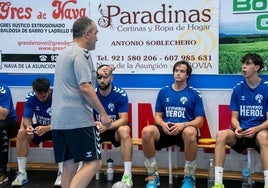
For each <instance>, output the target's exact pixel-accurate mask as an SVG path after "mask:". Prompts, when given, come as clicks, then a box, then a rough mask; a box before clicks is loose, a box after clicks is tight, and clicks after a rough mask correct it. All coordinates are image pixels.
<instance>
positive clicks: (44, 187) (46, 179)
mask: <svg viewBox="0 0 268 188" xmlns="http://www.w3.org/2000/svg"><path fill="white" fill-rule="evenodd" d="M56 174H57V172H56V171H28V179H29V183H27V184H25V185H24V186H22V187H23V188H52V187H54V185H53V184H54V181H55V179H56ZM15 176H16V172H15V171H11V172H10V177H11V179H10V181H9V182H7V183H5V184H4V185H0V187H1V188H2V187H6V188H9V187H11V181H12V180H13V178H14V177H15ZM120 179H121V174H115V177H114V181H113V182H107V181H106V177H105V175H104V174H101V176H100V179H99V180H98V181H96V180H95V178H94V179H93V180H92V182H91V183H90V185H89V186H88V188H111V187H112V185H113V183H115V182H117V181H119V180H120ZM144 179H145V176H144V175H133V181H134V185H133V188H144V187H145V184H146V182H145V181H144ZM160 181H161V185H160V188H161V187H164V188H175V187H176V188H178V187H180V185H181V181H182V178H181V177H179V178H174V180H173V184H172V185H170V184H169V183H168V177H167V176H160ZM224 184H225V187H226V188H241V182H239V181H225V182H224ZM196 188H207V182H206V179H197V181H196ZM255 188H263V183H256V184H255Z"/></svg>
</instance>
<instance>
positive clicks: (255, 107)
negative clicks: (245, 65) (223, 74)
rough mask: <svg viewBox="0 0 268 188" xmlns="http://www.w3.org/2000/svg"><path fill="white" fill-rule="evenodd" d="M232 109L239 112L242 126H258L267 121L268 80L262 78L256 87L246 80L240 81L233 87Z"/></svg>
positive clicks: (245, 127)
mask: <svg viewBox="0 0 268 188" xmlns="http://www.w3.org/2000/svg"><path fill="white" fill-rule="evenodd" d="M230 109H231V110H232V111H236V112H238V113H239V117H238V118H239V119H238V120H239V122H240V127H241V128H244V129H247V128H250V127H254V126H258V125H260V124H261V123H263V122H264V121H266V113H267V112H268V82H267V81H264V80H261V82H260V84H259V85H258V86H257V87H256V88H254V89H252V88H250V87H249V86H248V85H247V82H246V80H243V81H241V82H240V83H238V84H237V85H236V86H235V87H234V88H233V93H232V96H231V102H230Z"/></svg>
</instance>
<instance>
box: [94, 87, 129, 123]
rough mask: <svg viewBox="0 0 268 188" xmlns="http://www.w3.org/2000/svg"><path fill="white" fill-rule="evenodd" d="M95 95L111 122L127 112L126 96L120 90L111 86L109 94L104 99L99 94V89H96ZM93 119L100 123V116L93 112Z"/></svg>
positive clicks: (123, 91)
mask: <svg viewBox="0 0 268 188" xmlns="http://www.w3.org/2000/svg"><path fill="white" fill-rule="evenodd" d="M96 93H97V96H98V98H99V100H100V102H101V104H102V105H103V107H104V108H105V111H106V113H107V114H108V115H109V116H110V118H111V119H112V120H113V121H115V120H117V119H119V113H124V112H128V96H127V93H126V91H125V90H123V89H122V88H119V87H116V86H112V91H111V93H110V94H109V95H108V96H106V97H104V96H102V95H101V94H100V92H99V88H96ZM94 118H95V119H96V120H98V121H100V115H99V114H98V113H97V112H96V111H95V110H94Z"/></svg>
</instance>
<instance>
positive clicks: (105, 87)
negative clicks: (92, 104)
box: [99, 83, 111, 90]
mask: <svg viewBox="0 0 268 188" xmlns="http://www.w3.org/2000/svg"><path fill="white" fill-rule="evenodd" d="M110 85H111V84H110V83H109V84H107V85H105V84H101V85H99V89H100V90H107V89H108V88H109V87H110Z"/></svg>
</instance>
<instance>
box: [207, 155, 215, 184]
mask: <svg viewBox="0 0 268 188" xmlns="http://www.w3.org/2000/svg"><path fill="white" fill-rule="evenodd" d="M214 180H215V166H214V160H213V159H209V166H208V188H212V187H213V186H214Z"/></svg>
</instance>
